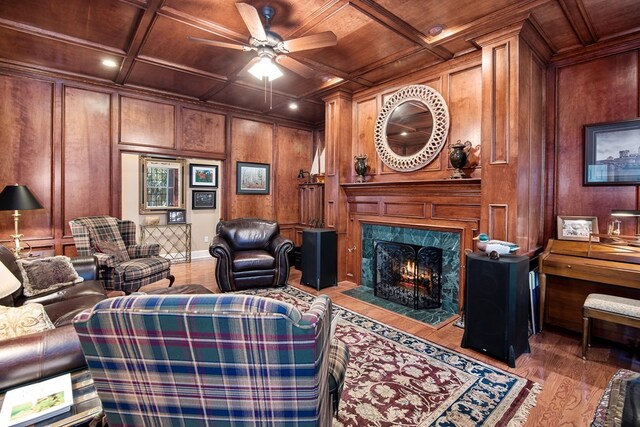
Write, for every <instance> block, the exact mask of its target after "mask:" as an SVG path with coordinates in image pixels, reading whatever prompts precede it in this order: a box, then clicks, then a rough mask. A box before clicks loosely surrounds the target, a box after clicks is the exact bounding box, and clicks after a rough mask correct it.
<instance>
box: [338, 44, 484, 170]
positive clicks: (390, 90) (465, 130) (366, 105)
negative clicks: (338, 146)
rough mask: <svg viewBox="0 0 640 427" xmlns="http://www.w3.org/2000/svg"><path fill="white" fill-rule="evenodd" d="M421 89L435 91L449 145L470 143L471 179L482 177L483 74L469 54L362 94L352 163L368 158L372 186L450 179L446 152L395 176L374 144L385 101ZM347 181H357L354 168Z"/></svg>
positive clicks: (356, 110)
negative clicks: (445, 116) (445, 110)
mask: <svg viewBox="0 0 640 427" xmlns="http://www.w3.org/2000/svg"><path fill="white" fill-rule="evenodd" d="M413 84H423V85H427V86H430V87H432V88H434V89H436V90H437V91H438V92H440V94H441V95H442V97H443V98H444V100H445V101H446V103H447V106H448V107H449V117H450V126H449V136H448V138H447V140H448V141H449V142H456V141H457V140H461V141H463V142H464V141H471V143H472V145H473V150H472V152H471V156H470V159H469V165H470V167H469V168H467V169H466V170H465V171H466V172H467V175H468V176H469V177H471V178H479V177H480V173H481V172H480V171H481V169H480V167H481V165H480V145H481V140H480V138H481V134H480V129H481V128H480V122H481V117H482V116H481V111H482V74H481V57H480V55H479V54H471V55H467V56H465V57H464V58H461V59H459V60H454V61H449V62H448V63H447V64H446V66H445V65H441V66H437V67H433V68H431V69H428V70H423V71H421V72H419V73H414V74H412V75H410V76H406V77H403V78H401V79H398V80H394V81H393V82H391V83H389V84H387V85H385V86H381V87H376V88H375V89H371V90H367V91H363V92H361V93H358V94H357V95H355V96H354V99H353V117H354V119H353V132H352V150H351V157H350V159H349V161H350V163H353V156H355V155H358V154H366V155H367V156H368V158H369V171H368V178H367V180H368V181H376V182H393V181H398V180H436V179H446V178H449V176H451V173H452V172H453V168H452V167H451V164H450V163H449V148H448V146H445V147H443V149H442V151H441V152H440V154H439V155H438V156H437V157H436V159H435V160H434V161H433V162H431V163H430V164H429V165H427V166H426V167H424V168H422V169H420V170H417V171H414V172H396V171H394V170H392V169H389V168H388V167H387V166H386V165H384V163H382V161H381V160H380V158H379V157H378V154H377V153H376V149H375V144H374V142H375V141H374V128H375V123H376V119H377V117H378V113H379V112H380V110H381V109H382V106H383V105H384V102H385V101H386V100H387V99H388V98H389V97H391V96H392V95H393V94H394V93H395V92H396V91H398V90H400V89H402V88H403V87H405V86H408V85H413ZM349 166H350V167H349V169H348V171H349V174H348V175H347V177H346V180H345V181H346V182H354V181H355V177H356V174H355V171H354V169H353V164H350V165H349Z"/></svg>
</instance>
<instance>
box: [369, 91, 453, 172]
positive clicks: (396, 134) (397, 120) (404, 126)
mask: <svg viewBox="0 0 640 427" xmlns="http://www.w3.org/2000/svg"><path fill="white" fill-rule="evenodd" d="M448 132H449V111H448V109H447V104H446V103H445V101H444V99H443V98H442V96H441V95H440V94H439V93H438V92H437V91H436V90H435V89H432V88H430V87H429V86H424V85H413V86H407V87H405V88H403V89H400V90H399V91H397V92H396V93H394V94H393V95H392V96H391V98H389V99H388V100H387V102H385V104H384V106H383V107H382V110H381V111H380V114H379V115H378V119H377V120H376V128H375V146H376V151H377V152H378V156H379V157H380V159H381V160H382V161H383V162H384V164H385V165H387V166H388V167H390V168H391V169H393V170H396V171H401V172H409V171H414V170H417V169H420V168H422V167H424V166H426V165H427V164H429V163H430V162H431V161H432V160H433V159H435V157H436V156H437V155H438V153H440V150H442V147H443V146H444V142H445V140H446V139H447V133H448Z"/></svg>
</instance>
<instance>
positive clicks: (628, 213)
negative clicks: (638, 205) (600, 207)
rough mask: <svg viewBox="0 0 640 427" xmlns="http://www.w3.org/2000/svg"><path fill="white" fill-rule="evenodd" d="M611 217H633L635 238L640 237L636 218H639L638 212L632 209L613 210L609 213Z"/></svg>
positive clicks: (639, 212)
mask: <svg viewBox="0 0 640 427" xmlns="http://www.w3.org/2000/svg"><path fill="white" fill-rule="evenodd" d="M611 216H615V217H634V218H635V219H636V237H639V236H640V223H638V218H640V211H637V210H632V209H614V210H612V211H611Z"/></svg>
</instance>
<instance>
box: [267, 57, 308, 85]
mask: <svg viewBox="0 0 640 427" xmlns="http://www.w3.org/2000/svg"><path fill="white" fill-rule="evenodd" d="M276 62H277V63H278V64H279V65H282V66H283V67H285V68H288V69H290V70H291V71H293V72H294V73H296V74H300V75H301V76H302V77H304V78H305V79H310V78H311V77H314V76H315V75H316V72H315V70H314V69H313V68H310V67H308V66H306V65H304V64H303V63H302V62H300V61H297V60H295V59H293V58H292V57H290V56H286V55H278V56H276Z"/></svg>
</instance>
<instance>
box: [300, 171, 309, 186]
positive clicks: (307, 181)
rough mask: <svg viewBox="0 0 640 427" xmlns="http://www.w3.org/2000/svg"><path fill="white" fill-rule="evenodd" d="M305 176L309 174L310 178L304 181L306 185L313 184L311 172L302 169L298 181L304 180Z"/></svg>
mask: <svg viewBox="0 0 640 427" xmlns="http://www.w3.org/2000/svg"><path fill="white" fill-rule="evenodd" d="M304 174H307V176H308V177H309V179H308V180H306V181H304V183H305V184H308V183H310V182H311V174H310V173H309V172H307V171H306V170H304V169H300V172H298V179H304Z"/></svg>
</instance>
